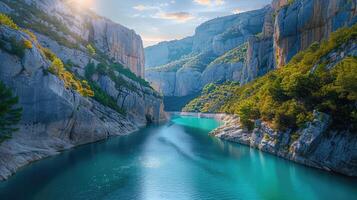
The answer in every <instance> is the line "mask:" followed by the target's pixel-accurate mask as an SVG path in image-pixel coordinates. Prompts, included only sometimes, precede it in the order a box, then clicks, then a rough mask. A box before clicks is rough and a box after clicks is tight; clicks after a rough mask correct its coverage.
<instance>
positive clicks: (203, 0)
mask: <svg viewBox="0 0 357 200" xmlns="http://www.w3.org/2000/svg"><path fill="white" fill-rule="evenodd" d="M193 1H194V2H195V3H197V4H200V5H204V6H220V5H223V4H224V3H225V1H224V0H193Z"/></svg>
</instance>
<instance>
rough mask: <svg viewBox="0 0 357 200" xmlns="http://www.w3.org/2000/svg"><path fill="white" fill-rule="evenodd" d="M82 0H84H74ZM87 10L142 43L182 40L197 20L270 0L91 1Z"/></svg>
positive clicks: (191, 31)
mask: <svg viewBox="0 0 357 200" xmlns="http://www.w3.org/2000/svg"><path fill="white" fill-rule="evenodd" d="M78 1H81V2H85V1H86V0H78ZM91 1H93V2H92V3H91V6H90V7H91V9H92V10H94V11H95V12H96V13H98V14H99V15H101V16H104V17H107V18H109V19H111V20H113V21H114V22H117V23H120V24H122V25H124V26H126V27H128V28H130V29H133V30H135V31H136V33H138V34H139V35H140V36H141V37H142V39H143V42H144V46H145V47H147V46H150V45H154V44H157V43H159V42H161V41H167V40H174V39H182V38H184V37H187V36H191V35H193V34H194V31H195V28H196V27H197V26H198V25H200V24H201V23H203V22H205V21H207V20H210V19H213V18H216V17H221V16H226V15H231V14H235V13H240V12H244V11H249V10H255V9H259V8H262V7H264V6H265V5H268V4H269V3H270V2H271V0H91Z"/></svg>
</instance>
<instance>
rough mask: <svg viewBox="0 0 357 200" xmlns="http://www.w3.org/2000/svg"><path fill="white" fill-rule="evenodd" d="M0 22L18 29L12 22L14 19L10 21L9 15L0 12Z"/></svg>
mask: <svg viewBox="0 0 357 200" xmlns="http://www.w3.org/2000/svg"><path fill="white" fill-rule="evenodd" d="M0 24H1V25H5V26H7V27H10V28H12V29H15V30H19V27H18V26H17V25H16V24H15V23H14V21H12V19H11V18H10V17H9V16H7V15H5V14H3V13H0Z"/></svg>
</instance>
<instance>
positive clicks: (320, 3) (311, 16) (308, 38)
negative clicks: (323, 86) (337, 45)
mask: <svg viewBox="0 0 357 200" xmlns="http://www.w3.org/2000/svg"><path fill="white" fill-rule="evenodd" d="M356 5H357V2H356V1H350V0H328V1H326V0H295V1H294V3H292V4H290V5H289V4H288V3H287V1H286V0H275V1H273V6H274V7H275V8H276V19H275V29H274V47H275V51H276V52H275V56H276V61H277V67H282V66H284V65H285V64H286V63H287V62H288V61H289V60H290V59H291V58H292V57H293V56H294V55H295V54H296V53H298V52H299V51H301V50H304V49H306V48H307V47H309V46H310V45H311V44H312V43H313V42H315V41H318V42H320V41H322V40H324V39H326V38H328V36H329V35H330V33H331V32H334V31H335V30H337V29H338V28H340V27H342V26H350V25H352V24H354V23H356V22H357V7H356Z"/></svg>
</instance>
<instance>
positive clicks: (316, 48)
mask: <svg viewBox="0 0 357 200" xmlns="http://www.w3.org/2000/svg"><path fill="white" fill-rule="evenodd" d="M356 38H357V25H354V26H353V27H351V28H342V29H340V30H338V31H336V32H335V33H332V34H331V36H330V38H329V40H327V41H323V42H321V44H318V43H314V44H312V45H311V47H310V48H308V49H307V50H305V51H302V52H300V53H298V54H297V55H296V56H295V57H294V58H293V59H292V60H291V61H290V62H289V64H288V65H287V66H285V67H283V68H280V69H277V70H274V71H271V72H270V73H268V74H266V75H265V76H263V77H260V78H258V79H256V80H255V81H253V82H251V83H249V84H247V85H244V86H242V87H237V86H227V85H222V86H218V87H217V88H216V89H215V90H213V91H211V92H209V93H208V94H204V93H203V95H202V96H201V97H199V98H197V99H195V100H193V101H192V102H190V103H189V104H188V105H187V106H186V108H185V110H186V111H202V112H205V111H211V112H212V111H215V112H227V113H236V114H238V115H239V116H240V118H241V123H242V124H243V125H244V126H246V127H247V128H249V129H251V128H253V127H252V126H253V125H254V124H253V121H254V120H256V119H262V120H264V121H266V122H268V123H271V124H272V125H273V127H275V128H276V129H279V130H286V129H295V130H296V129H298V128H302V127H304V126H305V124H306V122H309V121H311V120H312V119H313V115H312V113H313V111H314V110H317V111H320V112H325V113H327V114H330V115H331V117H332V128H336V129H350V130H351V131H352V132H353V131H356V130H357V126H356V125H357V108H356V101H357V58H356V57H346V58H344V59H343V60H342V61H341V62H340V63H338V64H336V65H335V66H332V69H330V68H331V66H330V67H329V68H327V67H326V64H327V63H320V61H321V58H322V57H323V56H325V55H327V54H328V53H330V52H331V51H333V50H336V49H338V48H339V47H340V46H341V45H342V44H347V43H348V42H351V41H352V42H353V41H355V39H356ZM317 65H318V66H319V67H315V66H317ZM222 91H224V92H225V93H228V94H231V95H229V97H228V98H222V95H217V94H219V93H222ZM222 101H224V103H221V102H222Z"/></svg>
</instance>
